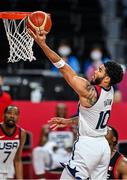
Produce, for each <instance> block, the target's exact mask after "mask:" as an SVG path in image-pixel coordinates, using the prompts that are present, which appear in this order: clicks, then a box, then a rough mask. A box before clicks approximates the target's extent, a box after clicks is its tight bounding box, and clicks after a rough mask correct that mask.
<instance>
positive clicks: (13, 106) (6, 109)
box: [4, 105, 20, 114]
mask: <svg viewBox="0 0 127 180" xmlns="http://www.w3.org/2000/svg"><path fill="white" fill-rule="evenodd" d="M10 107H12V108H17V110H18V114H20V110H19V108H18V107H17V106H15V105H9V106H7V107H6V108H5V110H4V114H5V113H6V112H7V111H8V109H9V108H10Z"/></svg>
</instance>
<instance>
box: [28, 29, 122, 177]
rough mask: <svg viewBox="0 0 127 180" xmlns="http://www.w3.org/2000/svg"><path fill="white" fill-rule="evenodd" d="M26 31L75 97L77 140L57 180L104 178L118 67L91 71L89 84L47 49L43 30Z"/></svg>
mask: <svg viewBox="0 0 127 180" xmlns="http://www.w3.org/2000/svg"><path fill="white" fill-rule="evenodd" d="M28 31H29V34H30V35H31V36H32V37H33V38H34V39H35V41H36V42H37V43H38V45H39V46H40V47H41V48H42V50H43V52H44V53H45V55H46V56H47V57H48V58H49V60H50V61H51V62H52V63H53V64H54V65H55V66H56V67H57V68H58V69H59V71H60V72H61V73H62V74H63V77H64V79H65V80H66V81H67V82H68V84H69V85H70V86H71V87H72V88H73V89H74V91H75V92H76V93H77V94H78V95H79V101H80V107H79V137H78V139H77V141H76V142H75V143H74V147H73V153H72V157H71V159H70V160H69V162H68V164H67V165H66V168H65V169H64V171H63V173H62V175H61V179H87V178H88V177H89V178H90V179H100V180H102V179H103V180H104V179H106V178H107V170H108V165H109V161H110V147H109V144H108V142H107V140H106V139H105V135H106V133H107V121H108V119H109V116H110V112H111V109H112V103H113V87H112V85H114V84H116V83H119V82H120V81H121V80H122V78H123V70H122V68H121V66H120V65H119V64H117V63H116V62H113V61H109V62H106V63H104V64H102V65H100V67H99V68H98V69H97V70H96V71H95V72H94V75H93V77H92V80H91V82H89V81H87V80H86V79H84V78H81V77H79V76H78V75H77V74H76V73H75V72H74V71H73V70H72V68H71V67H70V66H69V65H68V64H66V63H65V61H64V60H63V59H62V58H61V57H60V56H59V55H58V54H56V53H55V52H54V51H52V50H51V49H50V48H49V47H48V46H47V44H46V42H45V40H46V34H47V33H46V32H45V31H36V34H34V33H33V32H32V31H31V30H28ZM65 93H66V92H65ZM71 122H72V121H69V122H68V123H71ZM50 123H51V124H52V125H53V126H54V127H60V126H62V125H63V124H65V121H58V120H56V119H55V118H54V119H52V121H51V122H50Z"/></svg>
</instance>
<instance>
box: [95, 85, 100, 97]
mask: <svg viewBox="0 0 127 180" xmlns="http://www.w3.org/2000/svg"><path fill="white" fill-rule="evenodd" d="M94 87H95V90H96V91H97V97H98V99H99V97H100V94H101V90H102V88H101V87H100V86H97V85H95V86H94Z"/></svg>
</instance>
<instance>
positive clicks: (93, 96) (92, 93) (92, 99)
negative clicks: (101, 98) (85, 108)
mask: <svg viewBox="0 0 127 180" xmlns="http://www.w3.org/2000/svg"><path fill="white" fill-rule="evenodd" d="M87 91H88V96H87V101H88V103H89V104H90V105H91V106H93V105H94V104H95V103H96V101H97V93H96V90H95V88H94V86H92V85H91V84H88V86H87Z"/></svg>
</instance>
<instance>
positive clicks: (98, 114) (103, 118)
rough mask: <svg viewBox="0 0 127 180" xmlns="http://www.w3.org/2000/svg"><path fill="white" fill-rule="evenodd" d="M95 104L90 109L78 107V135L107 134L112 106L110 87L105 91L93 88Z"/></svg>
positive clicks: (93, 135)
mask: <svg viewBox="0 0 127 180" xmlns="http://www.w3.org/2000/svg"><path fill="white" fill-rule="evenodd" d="M95 89H96V91H97V95H98V98H97V102H96V103H95V104H94V105H93V106H92V107H90V108H85V107H83V106H82V105H80V106H79V135H81V136H92V137H97V136H104V135H106V134H107V123H108V120H109V117H110V112H111V109H112V104H113V95H114V90H113V87H111V88H110V89H109V90H106V89H104V88H102V87H99V86H95Z"/></svg>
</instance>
